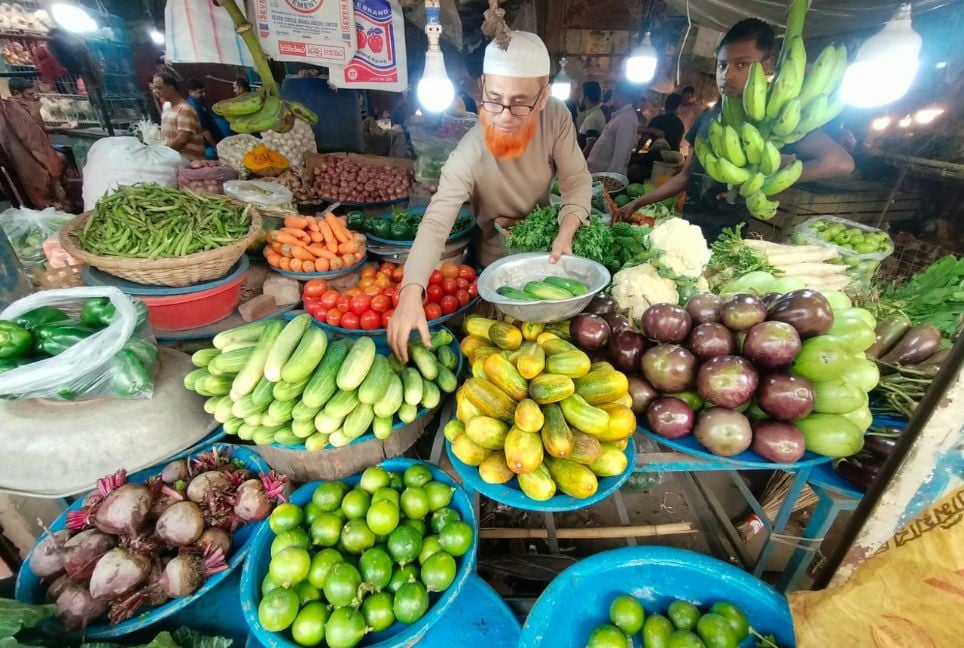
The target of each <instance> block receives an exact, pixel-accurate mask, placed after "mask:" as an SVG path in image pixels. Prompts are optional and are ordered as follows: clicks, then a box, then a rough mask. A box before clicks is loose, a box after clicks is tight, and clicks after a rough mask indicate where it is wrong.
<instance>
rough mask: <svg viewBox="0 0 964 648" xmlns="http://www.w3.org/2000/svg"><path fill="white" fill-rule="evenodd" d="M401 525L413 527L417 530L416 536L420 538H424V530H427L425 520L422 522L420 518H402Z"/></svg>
mask: <svg viewBox="0 0 964 648" xmlns="http://www.w3.org/2000/svg"><path fill="white" fill-rule="evenodd" d="M401 526H408V527H412V528H413V529H415V530H416V531H418V536H419V537H420V538H424V537H425V532H426V531H427V530H428V527H427V526H425V522H423V521H422V520H413V519H411V518H406V519H404V520H402V524H401Z"/></svg>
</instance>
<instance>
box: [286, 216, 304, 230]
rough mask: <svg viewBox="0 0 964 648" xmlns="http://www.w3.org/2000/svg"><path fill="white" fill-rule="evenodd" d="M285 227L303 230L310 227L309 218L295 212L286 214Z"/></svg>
mask: <svg viewBox="0 0 964 648" xmlns="http://www.w3.org/2000/svg"><path fill="white" fill-rule="evenodd" d="M285 227H290V228H293V229H297V230H303V229H305V228H306V227H308V219H306V218H305V217H304V216H297V215H295V214H292V215H291V216H285Z"/></svg>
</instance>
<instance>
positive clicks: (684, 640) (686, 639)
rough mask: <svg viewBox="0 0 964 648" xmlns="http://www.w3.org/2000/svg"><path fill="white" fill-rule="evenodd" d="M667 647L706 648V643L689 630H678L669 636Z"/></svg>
mask: <svg viewBox="0 0 964 648" xmlns="http://www.w3.org/2000/svg"><path fill="white" fill-rule="evenodd" d="M667 648H706V645H705V644H704V643H703V641H702V640H701V639H700V638H699V637H697V636H696V635H695V634H693V633H692V632H690V631H689V630H677V631H676V632H674V633H673V634H671V635H670V636H669V643H668V644H667Z"/></svg>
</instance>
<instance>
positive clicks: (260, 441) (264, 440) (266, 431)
mask: <svg viewBox="0 0 964 648" xmlns="http://www.w3.org/2000/svg"><path fill="white" fill-rule="evenodd" d="M279 429H280V426H279V427H265V426H264V425H262V426H261V427H259V428H258V429H257V430H255V431H254V437H252V439H251V440H252V441H254V442H255V444H257V445H271V444H272V443H274V435H275V433H276V432H277V431H278V430H279Z"/></svg>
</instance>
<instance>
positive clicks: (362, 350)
mask: <svg viewBox="0 0 964 648" xmlns="http://www.w3.org/2000/svg"><path fill="white" fill-rule="evenodd" d="M376 355H378V352H377V350H376V349H375V341H374V340H372V339H371V338H367V337H363V338H358V339H357V340H355V343H354V344H352V347H351V350H350V351H349V352H348V357H346V358H345V361H344V362H343V363H342V364H341V368H340V369H339V370H338V377H337V378H336V379H335V384H336V385H338V389H340V390H341V391H343V392H350V391H354V390H356V389H358V388H359V387H360V386H361V384H362V382H364V380H365V377H366V376H367V375H368V372H369V371H371V368H372V365H373V364H375V356H376Z"/></svg>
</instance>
